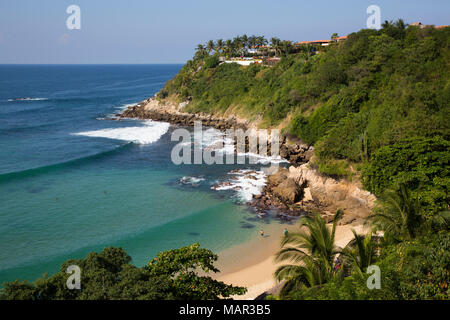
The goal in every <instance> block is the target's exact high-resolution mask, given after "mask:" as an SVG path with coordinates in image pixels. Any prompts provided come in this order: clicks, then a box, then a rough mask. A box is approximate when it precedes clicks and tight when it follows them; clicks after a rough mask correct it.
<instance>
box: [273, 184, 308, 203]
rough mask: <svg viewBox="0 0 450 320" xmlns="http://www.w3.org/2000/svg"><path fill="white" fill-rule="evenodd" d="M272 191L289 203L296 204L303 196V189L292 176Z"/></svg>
mask: <svg viewBox="0 0 450 320" xmlns="http://www.w3.org/2000/svg"><path fill="white" fill-rule="evenodd" d="M272 192H273V193H274V194H275V195H276V196H277V197H278V198H280V199H281V200H282V201H284V202H285V203H287V204H294V203H295V202H297V201H299V200H300V198H301V190H300V188H299V187H298V185H297V184H296V183H295V181H294V179H292V178H287V179H285V180H284V181H283V182H281V183H280V184H279V185H278V186H276V187H275V188H273V189H272Z"/></svg>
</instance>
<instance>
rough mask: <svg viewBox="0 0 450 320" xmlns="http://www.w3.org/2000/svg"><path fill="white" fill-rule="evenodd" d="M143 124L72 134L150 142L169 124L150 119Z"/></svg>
mask: <svg viewBox="0 0 450 320" xmlns="http://www.w3.org/2000/svg"><path fill="white" fill-rule="evenodd" d="M144 124H145V125H144V126H141V127H125V128H107V129H101V130H94V131H86V132H78V133H73V135H78V136H86V137H96V138H108V139H115V140H123V141H129V142H134V143H137V144H150V143H153V142H156V141H158V140H159V139H160V138H161V137H162V136H163V135H164V134H165V133H166V132H167V131H168V130H169V127H170V124H169V123H167V122H157V121H152V120H147V121H145V122H144Z"/></svg>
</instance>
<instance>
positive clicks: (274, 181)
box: [267, 168, 289, 186]
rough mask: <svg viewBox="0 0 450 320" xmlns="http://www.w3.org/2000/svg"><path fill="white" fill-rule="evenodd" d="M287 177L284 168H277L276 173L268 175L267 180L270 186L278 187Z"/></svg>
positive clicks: (286, 170)
mask: <svg viewBox="0 0 450 320" xmlns="http://www.w3.org/2000/svg"><path fill="white" fill-rule="evenodd" d="M288 176H289V170H288V169H286V168H278V171H277V172H275V173H274V174H272V175H270V176H269V177H268V178H267V180H268V182H269V184H270V185H272V186H278V185H279V184H280V183H282V182H283V181H284V180H286V178H287V177H288Z"/></svg>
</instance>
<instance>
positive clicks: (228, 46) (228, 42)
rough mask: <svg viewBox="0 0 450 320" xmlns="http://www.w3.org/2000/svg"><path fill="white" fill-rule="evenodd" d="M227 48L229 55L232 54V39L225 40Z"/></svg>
mask: <svg viewBox="0 0 450 320" xmlns="http://www.w3.org/2000/svg"><path fill="white" fill-rule="evenodd" d="M225 50H226V53H227V56H229V55H231V54H232V53H233V50H234V48H233V41H231V40H230V39H227V41H225Z"/></svg>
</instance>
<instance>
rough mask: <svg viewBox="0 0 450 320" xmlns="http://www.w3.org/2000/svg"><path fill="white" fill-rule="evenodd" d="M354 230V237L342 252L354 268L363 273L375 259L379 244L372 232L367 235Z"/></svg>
mask: <svg viewBox="0 0 450 320" xmlns="http://www.w3.org/2000/svg"><path fill="white" fill-rule="evenodd" d="M352 232H353V236H354V239H353V240H352V241H351V242H350V243H349V244H348V245H347V246H346V247H345V248H344V250H343V251H342V254H343V256H344V258H347V259H348V261H349V262H350V264H351V266H352V268H353V270H354V271H356V272H358V273H359V274H360V275H362V274H363V273H364V272H366V270H367V267H368V266H370V265H371V264H372V263H373V261H374V260H375V257H376V248H377V244H376V242H375V241H373V238H372V233H370V232H369V233H368V234H367V235H365V236H361V235H358V234H357V233H356V231H355V230H352Z"/></svg>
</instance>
